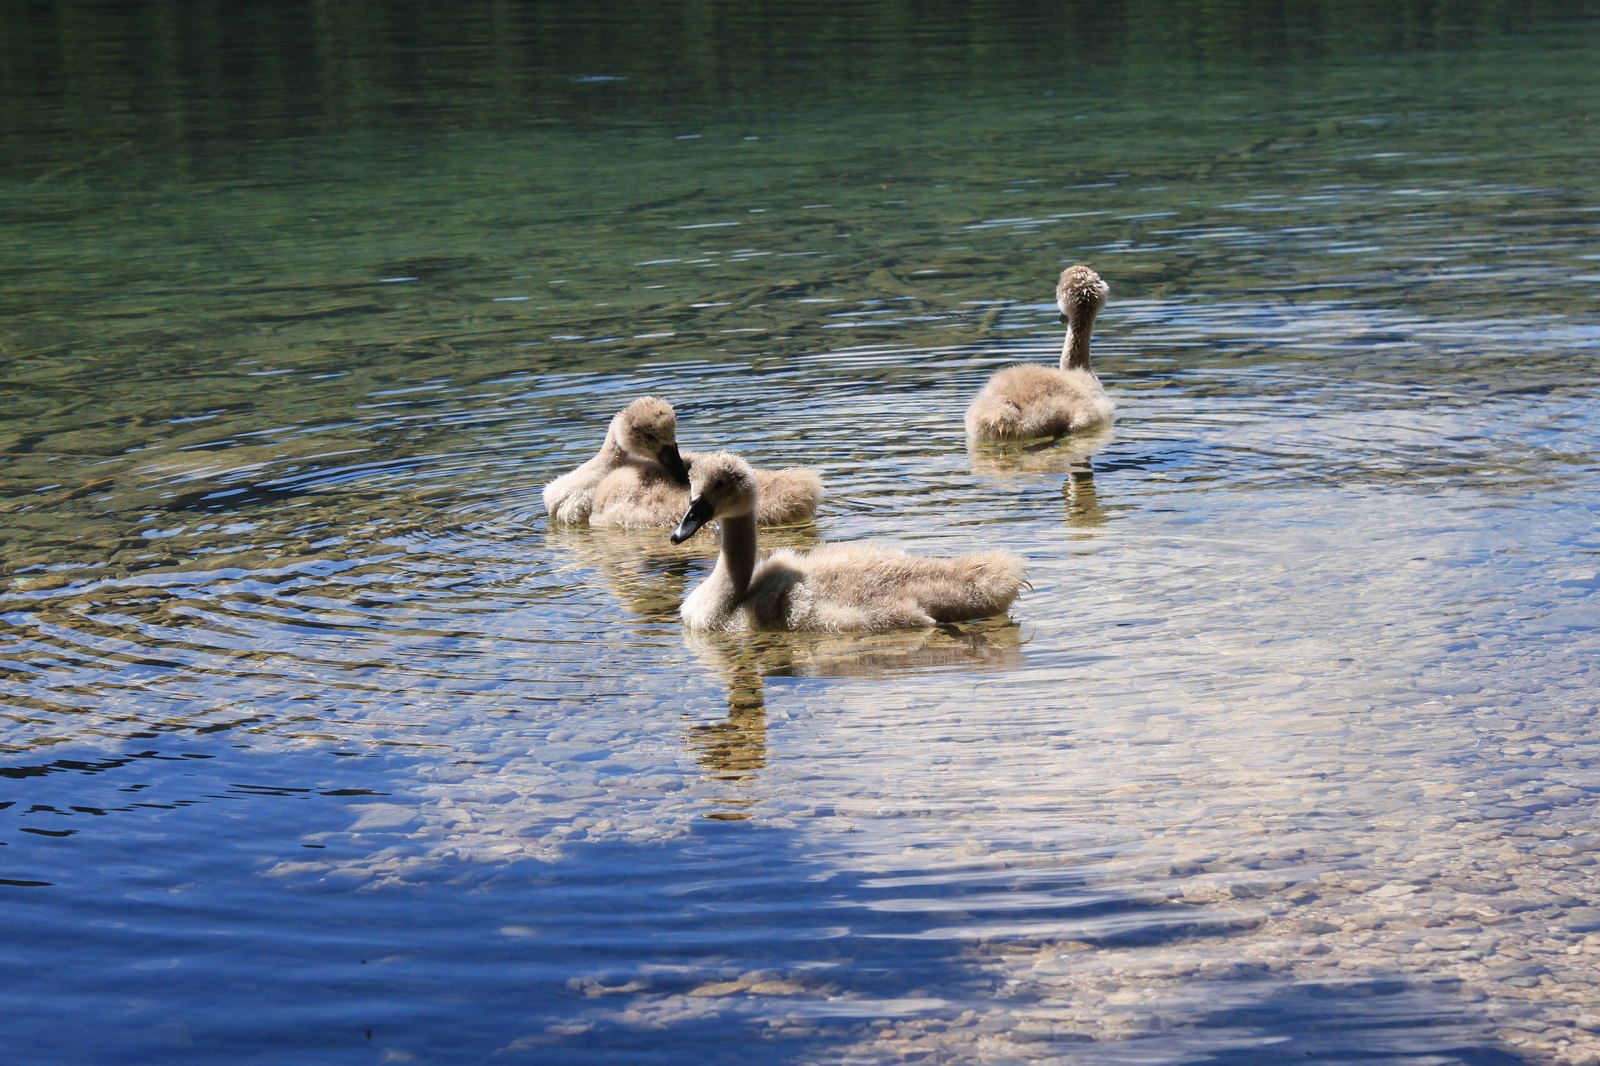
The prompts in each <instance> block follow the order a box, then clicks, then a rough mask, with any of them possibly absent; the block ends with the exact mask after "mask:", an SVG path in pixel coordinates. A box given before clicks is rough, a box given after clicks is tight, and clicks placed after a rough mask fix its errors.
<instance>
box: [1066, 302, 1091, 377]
mask: <svg viewBox="0 0 1600 1066" xmlns="http://www.w3.org/2000/svg"><path fill="white" fill-rule="evenodd" d="M1093 332H1094V316H1093V315H1072V316H1069V317H1068V318H1067V339H1066V341H1065V342H1064V343H1063V344H1062V345H1061V369H1062V370H1088V369H1089V336H1090V334H1091V333H1093Z"/></svg>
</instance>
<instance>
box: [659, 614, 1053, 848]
mask: <svg viewBox="0 0 1600 1066" xmlns="http://www.w3.org/2000/svg"><path fill="white" fill-rule="evenodd" d="M684 642H685V643H686V644H687V645H688V647H689V649H690V650H691V651H693V652H694V653H695V655H696V656H697V657H698V658H699V659H700V661H701V662H702V663H704V664H705V665H706V667H707V668H708V669H710V670H711V672H712V673H714V674H715V675H716V676H717V677H719V678H721V679H722V681H723V683H724V684H725V685H726V686H727V689H728V716H727V717H726V718H724V719H720V720H717V721H713V722H698V723H695V724H694V725H691V726H690V727H689V730H688V741H689V745H690V747H691V748H693V749H694V752H695V755H696V757H697V758H698V759H699V760H700V763H701V765H702V766H703V767H705V770H706V772H707V773H708V774H710V775H712V776H714V777H717V778H719V779H721V780H727V781H745V780H749V779H752V778H754V777H755V776H756V774H757V772H758V771H760V770H761V769H762V768H764V767H765V766H766V765H767V761H768V752H767V730H766V722H767V710H766V693H765V679H766V678H769V677H841V678H843V677H851V678H869V679H884V678H893V677H906V676H910V675H915V674H928V673H940V672H953V671H960V672H961V673H962V674H968V673H971V672H972V671H974V670H1006V669H1012V668H1014V667H1016V666H1018V665H1020V664H1021V662H1022V639H1021V630H1020V628H1019V627H1018V626H1016V625H1015V624H1013V623H1010V622H1003V621H985V622H979V623H975V624H972V625H967V626H963V627H957V626H954V625H944V626H938V627H936V628H933V629H916V630H904V629H902V630H891V631H888V632H876V633H874V632H868V633H719V632H704V631H697V630H693V629H685V630H684ZM722 816H723V817H731V816H732V815H727V814H724V815H722Z"/></svg>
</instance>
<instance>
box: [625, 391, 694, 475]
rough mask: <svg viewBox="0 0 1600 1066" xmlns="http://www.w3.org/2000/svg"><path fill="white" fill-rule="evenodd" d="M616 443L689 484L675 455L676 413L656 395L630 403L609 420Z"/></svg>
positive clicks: (683, 468) (684, 469)
mask: <svg viewBox="0 0 1600 1066" xmlns="http://www.w3.org/2000/svg"><path fill="white" fill-rule="evenodd" d="M611 428H612V432H613V433H614V434H615V436H616V441H617V446H618V447H620V448H621V449H622V450H623V451H625V452H627V453H629V454H630V455H635V456H639V457H641V458H646V459H654V460H655V461H656V462H658V463H660V464H661V465H662V466H664V467H666V470H667V473H669V474H671V475H672V479H673V480H674V481H676V482H677V483H678V484H680V485H687V484H688V483H689V468H688V467H687V466H686V465H684V462H683V456H681V455H679V454H678V416H677V415H676V414H675V413H674V412H673V410H672V405H671V404H670V403H668V402H667V401H665V400H663V399H661V398H660V397H658V396H644V397H641V398H640V399H637V400H635V401H633V402H632V403H630V404H629V405H628V406H626V407H624V408H623V409H622V410H621V411H618V412H617V416H616V417H615V418H613V419H612V420H611Z"/></svg>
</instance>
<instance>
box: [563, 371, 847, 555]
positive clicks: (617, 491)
mask: <svg viewBox="0 0 1600 1066" xmlns="http://www.w3.org/2000/svg"><path fill="white" fill-rule="evenodd" d="M694 460H695V453H693V452H689V453H682V454H680V452H679V451H678V423H677V414H676V412H675V411H673V409H672V405H671V404H669V403H667V401H665V400H663V399H660V398H659V397H655V396H646V397H643V398H641V399H638V400H635V401H633V403H631V404H629V405H628V406H627V407H625V408H623V409H622V410H621V411H619V412H617V414H616V415H615V416H614V417H613V418H612V419H611V425H610V427H609V428H608V429H607V431H606V439H605V442H604V443H603V444H602V445H601V446H600V451H599V452H598V453H597V454H596V455H595V456H594V458H592V459H590V460H588V461H587V462H585V463H584V464H583V465H581V466H579V467H578V468H577V469H576V470H573V471H571V472H569V473H567V474H563V475H562V476H561V477H559V478H556V479H555V480H554V481H552V482H550V484H549V485H547V486H545V490H544V502H545V510H547V511H548V512H549V513H550V517H551V518H552V519H553V520H554V521H555V522H561V523H576V522H584V521H587V522H588V523H589V524H590V525H594V526H612V527H620V528H624V529H666V528H670V527H671V526H673V525H674V524H676V523H677V521H678V519H679V518H681V517H682V516H683V512H684V508H686V507H688V505H689V491H688V485H689V474H688V470H689V467H691V466H693V465H694ZM756 476H757V477H758V478H759V479H760V482H761V492H762V506H761V509H760V511H759V512H758V513H757V515H756V520H757V521H758V522H760V523H761V524H762V525H791V524H794V523H797V522H805V521H809V520H810V519H811V518H812V517H814V516H815V515H816V512H817V504H818V502H819V501H820V500H821V499H822V479H821V478H819V477H818V476H817V474H816V471H814V470H811V469H810V468H808V467H803V466H795V467H786V468H784V469H782V470H771V471H767V470H763V471H760V472H759V473H758V474H757V475H756Z"/></svg>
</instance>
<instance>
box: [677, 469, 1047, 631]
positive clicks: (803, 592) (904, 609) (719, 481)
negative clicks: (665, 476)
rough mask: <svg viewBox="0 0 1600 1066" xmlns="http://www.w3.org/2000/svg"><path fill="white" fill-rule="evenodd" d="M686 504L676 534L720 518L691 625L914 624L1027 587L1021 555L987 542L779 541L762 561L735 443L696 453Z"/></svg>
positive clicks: (1006, 599)
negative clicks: (949, 549) (969, 547)
mask: <svg viewBox="0 0 1600 1066" xmlns="http://www.w3.org/2000/svg"><path fill="white" fill-rule="evenodd" d="M689 477H690V488H689V493H690V497H691V499H690V503H689V509H688V511H687V512H686V513H685V514H684V516H683V521H682V522H681V523H679V525H678V528H677V529H675V530H673V531H672V542H673V543H674V544H678V543H682V542H683V541H684V540H686V539H688V538H689V537H691V536H693V535H694V533H695V531H696V530H698V529H699V528H700V527H701V526H703V525H705V524H706V523H707V522H710V521H713V520H715V521H716V522H718V523H719V524H720V525H721V527H722V550H721V554H720V555H719V556H718V557H717V565H716V568H715V569H713V570H712V572H711V575H710V576H709V577H707V578H706V579H705V581H703V582H701V584H700V586H699V587H698V588H696V589H695V590H694V591H693V592H691V593H690V594H689V595H688V597H687V598H685V599H684V601H683V607H682V608H681V613H682V615H683V620H684V622H685V623H686V624H687V625H688V626H689V627H690V628H691V629H727V630H739V629H767V630H811V631H824V632H844V631H848V630H873V629H913V628H918V627H922V626H931V625H935V624H937V623H940V622H957V621H961V620H963V619H968V618H982V617H985V616H987V615H992V614H999V613H1001V612H1002V611H1005V610H1006V609H1007V608H1008V607H1010V606H1011V601H1012V600H1014V599H1016V597H1017V592H1018V591H1019V590H1020V589H1021V588H1022V585H1023V578H1022V560H1021V559H1019V558H1017V557H1016V556H1015V555H1012V554H1011V553H1010V552H1003V551H986V552H976V553H973V554H971V555H962V556H959V557H957V558H954V559H927V558H920V557H918V556H914V555H907V554H906V553H905V552H902V551H897V550H895V549H892V548H879V547H873V546H872V545H869V544H834V545H824V546H823V547H821V548H817V549H815V550H814V551H811V552H805V553H801V552H795V551H791V550H788V549H780V550H778V551H776V552H773V553H772V554H771V555H770V556H768V557H767V558H766V559H762V560H760V561H759V562H758V560H757V554H758V553H757V549H756V521H755V514H756V507H757V503H758V500H759V492H760V490H759V488H758V487H757V484H756V478H755V475H754V474H753V472H752V471H751V469H750V466H749V464H748V463H746V462H745V461H744V460H743V459H740V458H739V457H738V456H736V455H733V454H731V453H729V452H713V453H712V454H710V455H702V456H700V457H698V458H697V459H696V460H695V462H694V464H693V465H692V466H691V467H690V470H689Z"/></svg>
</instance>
